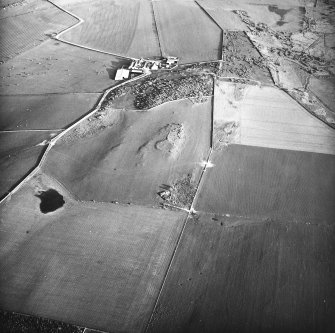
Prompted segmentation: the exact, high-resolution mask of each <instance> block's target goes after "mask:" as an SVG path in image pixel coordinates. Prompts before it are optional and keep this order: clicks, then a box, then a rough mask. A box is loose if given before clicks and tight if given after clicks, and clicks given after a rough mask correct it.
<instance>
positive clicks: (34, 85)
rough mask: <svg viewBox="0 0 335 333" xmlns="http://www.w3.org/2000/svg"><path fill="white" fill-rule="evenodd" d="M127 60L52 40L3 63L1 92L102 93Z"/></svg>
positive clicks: (16, 93) (6, 93)
mask: <svg viewBox="0 0 335 333" xmlns="http://www.w3.org/2000/svg"><path fill="white" fill-rule="evenodd" d="M125 63H128V62H127V61H126V62H125V61H124V60H122V59H120V58H117V57H114V56H111V55H107V54H101V53H97V52H93V51H89V50H83V49H80V48H77V47H74V46H71V45H66V44H64V43H61V42H58V41H55V40H49V41H46V42H44V43H43V44H41V45H39V46H36V47H35V48H33V49H31V50H29V51H26V52H24V53H22V54H20V55H18V56H17V57H15V58H14V59H10V60H9V61H7V62H6V63H4V64H2V65H0V73H1V77H0V79H1V80H0V94H1V95H21V94H46V93H69V92H71V93H72V92H102V91H103V90H104V89H106V88H108V87H110V86H113V85H115V84H116V81H114V80H113V79H114V75H115V71H116V68H118V67H120V66H122V64H125Z"/></svg>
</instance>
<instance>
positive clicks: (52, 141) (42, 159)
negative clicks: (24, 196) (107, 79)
mask: <svg viewBox="0 0 335 333" xmlns="http://www.w3.org/2000/svg"><path fill="white" fill-rule="evenodd" d="M145 76H147V74H143V75H140V76H138V77H136V78H134V79H131V80H129V81H125V82H123V83H121V84H119V85H117V86H114V87H112V88H109V89H107V90H105V92H104V93H103V95H102V96H101V97H100V99H99V101H98V103H97V105H96V107H95V108H94V109H93V110H92V111H91V112H89V113H88V114H86V115H85V116H83V117H82V118H80V119H79V120H78V121H76V122H75V123H73V124H72V125H71V126H69V127H68V128H67V129H65V130H64V131H62V132H61V133H59V134H58V135H56V136H55V137H54V138H53V139H51V140H50V141H49V143H48V146H47V147H46V149H45V151H44V152H43V154H42V156H41V158H40V160H39V162H38V165H37V166H36V167H35V168H34V169H33V170H32V171H31V172H30V173H29V174H28V175H27V176H26V177H25V178H24V179H22V180H20V182H19V183H18V184H17V185H16V186H15V187H14V188H13V189H12V190H10V192H9V193H8V194H7V195H6V196H5V197H4V198H2V199H1V200H0V204H2V203H3V202H5V201H6V200H7V199H8V198H10V197H11V195H12V194H14V193H15V192H17V191H18V190H19V189H20V188H21V186H22V185H24V184H25V183H26V182H28V181H29V180H30V179H32V178H33V177H34V176H35V175H36V174H37V173H38V172H39V171H40V170H41V168H42V165H43V164H44V161H45V160H46V158H47V155H48V153H49V151H50V150H51V148H52V147H53V146H54V145H55V144H56V143H57V141H58V140H59V139H60V138H61V137H63V135H65V134H66V133H67V132H69V131H71V130H72V129H73V128H74V127H76V126H77V125H79V124H80V123H82V122H83V121H84V120H86V119H88V118H89V117H91V116H92V115H93V114H94V113H96V112H97V111H99V109H100V107H101V104H102V103H103V101H104V100H105V98H106V97H107V96H108V94H109V93H110V92H111V91H113V90H114V89H117V88H118V87H120V86H123V85H125V84H127V83H129V82H134V81H136V80H139V79H142V78H143V77H145Z"/></svg>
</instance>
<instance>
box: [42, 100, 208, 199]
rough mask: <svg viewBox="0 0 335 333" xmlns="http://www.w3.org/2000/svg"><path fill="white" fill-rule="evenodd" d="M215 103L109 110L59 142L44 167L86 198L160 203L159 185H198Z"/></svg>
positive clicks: (187, 102) (174, 104)
mask: <svg viewBox="0 0 335 333" xmlns="http://www.w3.org/2000/svg"><path fill="white" fill-rule="evenodd" d="M211 107H212V101H211V100H209V101H207V102H205V103H202V104H195V105H194V104H193V103H192V102H191V101H188V100H182V101H175V102H171V103H167V104H163V105H161V106H158V107H155V108H152V109H150V111H147V112H131V111H128V112H127V111H122V110H113V109H106V110H104V111H103V112H102V113H101V114H98V115H96V117H92V118H91V119H89V120H88V121H87V122H85V123H83V124H82V125H80V126H79V127H77V128H76V129H74V130H73V131H71V132H69V133H68V134H67V135H66V136H64V138H63V139H62V140H61V141H59V142H58V143H57V144H56V145H55V146H54V147H53V149H52V150H51V151H50V153H49V154H48V158H47V160H46V163H45V165H44V167H43V169H44V171H45V172H46V173H47V174H50V175H52V176H53V177H54V178H56V179H58V180H59V181H60V182H62V183H63V184H64V185H65V186H66V187H67V188H68V189H69V190H70V191H71V192H73V193H75V195H76V196H78V197H79V198H80V199H83V200H96V201H104V202H110V201H118V202H125V203H127V202H132V203H139V204H147V205H152V204H157V203H159V201H160V197H159V196H158V194H157V193H158V192H159V191H161V190H162V189H161V186H163V185H164V184H165V185H172V184H173V183H175V182H176V181H178V180H180V179H183V178H185V177H186V176H188V175H191V178H192V182H194V183H197V179H198V177H199V174H200V171H201V166H200V164H201V162H202V161H203V160H204V159H206V158H207V154H208V150H209V146H210V124H211Z"/></svg>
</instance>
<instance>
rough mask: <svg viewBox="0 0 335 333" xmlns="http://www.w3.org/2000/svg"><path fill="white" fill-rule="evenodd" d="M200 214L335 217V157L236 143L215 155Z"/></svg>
mask: <svg viewBox="0 0 335 333" xmlns="http://www.w3.org/2000/svg"><path fill="white" fill-rule="evenodd" d="M211 161H212V163H214V164H215V167H214V168H211V169H209V170H208V171H207V173H206V175H205V179H204V185H203V188H202V189H201V191H200V195H199V199H198V202H197V204H196V210H200V211H206V212H213V213H219V214H233V215H239V216H261V217H269V218H279V219H285V220H286V219H290V220H295V219H298V220H301V219H302V220H305V221H310V220H318V221H323V222H325V223H327V222H330V221H333V220H334V218H335V205H334V199H335V188H334V184H335V156H334V155H326V154H317V153H309V152H298V151H290V150H279V149H268V148H260V147H249V146H242V145H231V146H229V147H228V148H227V149H226V150H224V151H221V152H215V153H214V154H213V155H212V158H211Z"/></svg>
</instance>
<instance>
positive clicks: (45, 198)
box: [36, 188, 65, 214]
mask: <svg viewBox="0 0 335 333" xmlns="http://www.w3.org/2000/svg"><path fill="white" fill-rule="evenodd" d="M36 197H38V198H40V200H41V203H40V210H41V212H42V213H43V214H47V213H50V212H54V211H55V210H57V209H58V208H61V207H62V206H63V205H64V204H65V201H64V198H63V196H62V195H60V194H59V193H58V192H57V191H56V190H54V189H52V188H50V189H49V190H46V191H41V192H39V194H36Z"/></svg>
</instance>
